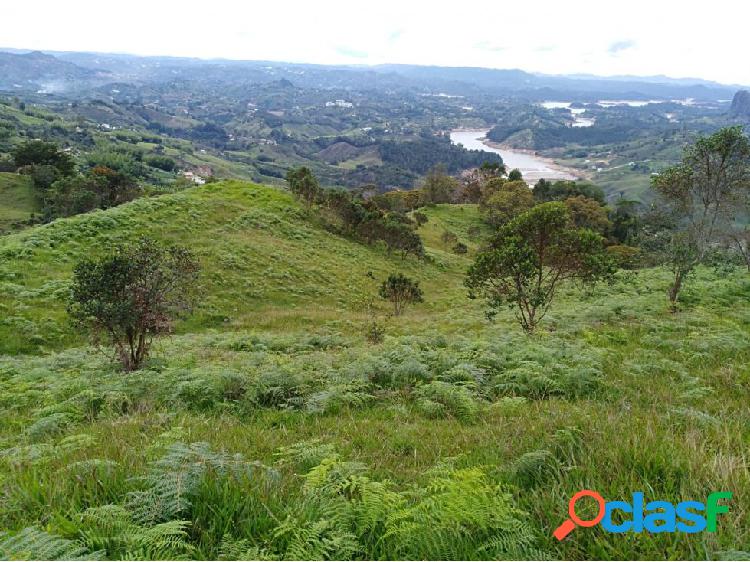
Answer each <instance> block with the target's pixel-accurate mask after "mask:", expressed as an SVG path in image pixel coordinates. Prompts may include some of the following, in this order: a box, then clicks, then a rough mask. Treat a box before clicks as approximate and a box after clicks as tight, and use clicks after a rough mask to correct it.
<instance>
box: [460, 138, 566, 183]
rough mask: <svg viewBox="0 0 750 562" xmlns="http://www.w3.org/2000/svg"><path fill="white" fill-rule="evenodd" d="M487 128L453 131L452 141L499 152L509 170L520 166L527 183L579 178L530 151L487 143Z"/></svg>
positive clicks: (478, 148)
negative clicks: (541, 180)
mask: <svg viewBox="0 0 750 562" xmlns="http://www.w3.org/2000/svg"><path fill="white" fill-rule="evenodd" d="M486 134H487V130H486V129H485V130H473V131H452V132H451V142H453V144H462V145H463V146H464V148H466V149H468V150H485V151H487V152H494V153H496V154H499V155H500V156H501V157H502V159H503V163H505V167H506V168H507V170H508V171H510V170H512V169H514V168H518V169H519V170H521V173H522V174H523V179H524V180H526V183H528V184H530V185H533V184H535V183H536V182H537V181H539V180H540V179H542V178H544V179H548V180H573V179H577V176H576V175H575V172H574V171H573V170H566V169H564V168H561V167H560V166H556V165H555V164H554V163H552V162H551V161H550V160H548V159H545V158H540V157H539V156H536V155H534V154H530V153H528V152H519V151H516V150H509V149H506V148H497V147H494V146H490V145H488V144H485V142H484V141H485V140H486V138H485V135H486Z"/></svg>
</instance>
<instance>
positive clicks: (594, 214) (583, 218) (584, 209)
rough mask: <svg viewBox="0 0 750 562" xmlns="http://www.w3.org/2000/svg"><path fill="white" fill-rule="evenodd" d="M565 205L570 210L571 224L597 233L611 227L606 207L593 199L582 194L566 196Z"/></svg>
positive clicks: (603, 232)
mask: <svg viewBox="0 0 750 562" xmlns="http://www.w3.org/2000/svg"><path fill="white" fill-rule="evenodd" d="M564 203H565V206H566V207H567V208H568V211H569V212H570V217H571V218H572V219H573V224H575V225H576V226H577V227H579V228H588V229H590V230H593V231H594V232H598V233H599V234H605V233H606V232H607V231H609V229H610V228H611V227H612V223H611V222H610V220H609V217H608V216H607V208H606V207H604V206H602V205H601V204H600V203H599V202H598V201H596V200H595V199H590V198H589V197H586V196H584V195H576V196H575V197H568V198H567V199H566V200H565V201H564Z"/></svg>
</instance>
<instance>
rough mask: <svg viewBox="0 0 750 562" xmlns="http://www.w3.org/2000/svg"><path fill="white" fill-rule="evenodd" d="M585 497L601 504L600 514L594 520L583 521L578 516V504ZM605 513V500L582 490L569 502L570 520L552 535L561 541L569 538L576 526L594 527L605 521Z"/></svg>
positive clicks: (592, 492)
mask: <svg viewBox="0 0 750 562" xmlns="http://www.w3.org/2000/svg"><path fill="white" fill-rule="evenodd" d="M583 497H589V498H593V499H595V500H596V502H597V503H598V504H599V513H597V514H596V517H594V518H593V519H581V518H580V517H578V515H577V514H576V509H575V508H576V502H577V501H578V500H580V499H581V498H583ZM604 511H605V504H604V498H603V497H601V495H599V494H598V493H597V492H594V491H592V490H581V491H580V492H578V493H577V494H575V495H574V496H573V497H572V498H570V502H568V516H569V517H570V518H569V519H566V520H565V521H563V523H562V525H560V526H559V527H558V528H557V529H555V532H554V533H552V535H553V536H554V537H555V538H556V539H557V540H559V541H561V540H563V539H564V538H565V537H567V536H568V535H569V534H570V533H571V531H573V529H575V528H576V525H578V526H579V527H593V526H594V525H598V524H599V522H600V521H601V520H602V519H604Z"/></svg>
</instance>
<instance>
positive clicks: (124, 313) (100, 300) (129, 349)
mask: <svg viewBox="0 0 750 562" xmlns="http://www.w3.org/2000/svg"><path fill="white" fill-rule="evenodd" d="M198 270H199V266H198V263H197V262H196V260H195V259H194V257H193V256H192V254H191V253H190V252H189V251H188V250H187V249H185V248H181V247H177V246H172V247H161V246H159V245H158V244H157V243H156V242H155V241H153V240H150V239H147V238H144V239H142V240H140V241H139V242H138V243H136V244H134V245H130V246H124V247H120V248H118V249H117V250H116V251H115V252H114V253H112V254H110V255H107V256H104V257H102V258H98V259H87V260H84V261H82V262H80V263H79V264H78V265H77V266H76V267H75V270H74V274H73V285H72V289H71V300H70V304H69V307H68V311H69V314H70V315H71V317H72V318H73V320H74V321H75V322H76V323H77V325H79V326H82V327H88V328H90V329H91V331H92V332H93V335H94V337H95V340H96V341H97V342H101V341H102V340H104V341H107V342H108V343H109V344H110V345H112V346H113V347H114V349H115V353H116V355H117V357H118V358H119V360H120V362H121V363H122V366H123V368H124V369H125V370H127V371H132V370H135V369H138V368H139V367H140V366H141V365H142V363H143V361H144V360H145V359H146V358H147V357H148V354H149V351H150V349H151V343H152V340H153V338H155V337H157V336H159V335H162V334H165V333H168V332H169V331H171V329H172V326H173V324H174V321H175V319H176V318H177V317H178V316H179V315H181V314H183V313H185V312H187V311H188V310H189V309H190V308H191V305H192V303H193V300H194V296H195V292H194V287H195V282H196V280H197V276H198Z"/></svg>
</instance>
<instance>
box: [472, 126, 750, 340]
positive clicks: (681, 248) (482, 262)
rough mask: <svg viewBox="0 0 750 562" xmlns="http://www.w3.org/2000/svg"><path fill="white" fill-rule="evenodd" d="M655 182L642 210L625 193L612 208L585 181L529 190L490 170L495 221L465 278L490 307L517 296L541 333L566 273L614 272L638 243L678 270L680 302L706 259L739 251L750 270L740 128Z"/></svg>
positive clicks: (590, 278) (485, 200)
mask: <svg viewBox="0 0 750 562" xmlns="http://www.w3.org/2000/svg"><path fill="white" fill-rule="evenodd" d="M652 187H653V189H654V190H655V191H656V192H657V193H658V195H659V199H658V201H657V203H656V204H655V205H654V207H653V208H652V209H651V210H649V211H648V212H646V213H638V210H637V208H636V206H635V204H633V203H631V202H627V201H622V202H619V203H618V204H616V205H615V207H614V209H611V208H608V207H606V206H605V204H604V195H603V193H602V192H601V190H599V189H598V188H596V187H595V186H592V185H589V184H585V183H577V182H555V183H550V182H546V181H544V180H542V181H540V182H539V183H537V184H536V185H535V186H534V189H533V190H528V188H525V187H523V186H522V185H521V184H520V183H519V182H513V181H510V180H509V179H505V178H503V177H502V176H496V177H490V178H485V181H484V182H483V183H482V185H481V188H480V189H479V193H480V204H481V205H482V206H483V208H484V209H485V212H486V217H487V220H488V222H490V223H491V224H492V225H493V226H495V227H496V229H497V230H496V234H495V235H494V237H493V238H492V239H491V240H490V242H489V243H488V244H487V246H486V247H485V248H484V249H483V250H482V251H481V252H480V253H479V255H478V256H477V258H476V261H475V262H474V264H473V265H472V267H471V268H470V270H469V273H468V276H467V280H466V284H467V286H468V287H469V289H470V290H471V291H472V294H473V295H476V294H480V295H482V296H484V297H485V298H486V299H487V302H488V305H489V314H490V315H492V314H494V313H495V312H496V311H497V309H498V308H499V307H501V306H505V305H510V306H512V307H513V308H514V309H515V310H516V314H517V317H518V319H519V321H520V323H521V325H522V327H523V328H524V330H526V331H527V332H533V331H534V330H535V328H536V326H537V325H538V323H539V321H540V320H541V319H542V318H543V317H544V315H545V313H546V312H547V310H548V308H549V306H550V304H551V302H552V300H553V298H554V296H555V293H556V291H557V289H558V287H559V284H560V283H561V282H562V281H564V280H566V279H569V280H575V281H578V282H580V283H582V284H592V283H596V282H598V281H601V280H604V279H609V278H611V276H612V274H613V273H614V271H615V270H616V268H617V266H618V265H623V262H625V263H627V262H629V261H630V260H631V259H632V258H633V255H634V253H636V252H639V251H643V252H644V253H645V254H647V255H648V257H649V261H648V262H647V264H648V265H659V264H665V265H667V266H668V267H669V268H670V269H671V271H672V274H673V279H672V283H671V284H670V287H669V289H668V291H667V294H668V298H669V302H670V306H671V308H672V310H676V308H677V301H678V297H679V294H680V291H681V289H682V287H683V285H684V283H685V281H686V279H688V277H689V275H690V274H691V273H692V272H693V271H694V270H695V268H696V267H697V266H698V265H700V264H706V263H709V262H711V261H713V262H715V261H716V259H717V257H718V258H719V259H720V260H722V261H724V262H726V261H735V260H737V256H739V258H740V259H741V260H742V261H743V262H744V264H745V265H746V266H747V267H748V269H749V270H750V262H749V261H748V255H749V254H750V251H749V250H748V244H749V243H750V240H749V238H748V231H749V230H748V219H750V140H748V138H747V137H746V136H745V135H744V133H743V131H742V128H741V127H728V128H724V129H721V130H719V131H717V132H716V133H714V134H712V135H709V136H701V137H699V138H698V140H697V141H696V142H695V144H694V145H692V146H690V147H688V148H686V149H685V152H684V155H683V159H682V162H681V163H680V164H678V165H676V166H673V167H671V168H668V169H667V170H665V171H664V172H662V173H661V174H659V175H658V176H655V177H654V179H653V181H652ZM524 189H525V191H524ZM626 243H627V244H633V245H635V246H637V248H636V247H633V246H630V245H627V244H626ZM728 251H729V252H732V253H733V254H734V256H733V255H732V254H729V255H726V252H728Z"/></svg>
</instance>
